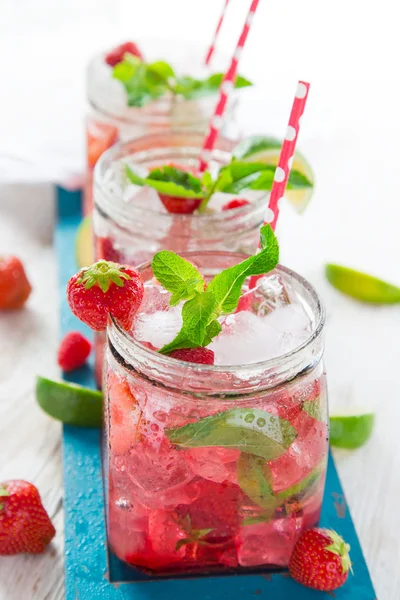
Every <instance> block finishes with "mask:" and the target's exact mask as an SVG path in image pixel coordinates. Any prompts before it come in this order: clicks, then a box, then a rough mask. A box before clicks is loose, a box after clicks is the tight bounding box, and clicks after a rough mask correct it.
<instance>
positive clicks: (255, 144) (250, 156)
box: [233, 136, 314, 213]
mask: <svg viewBox="0 0 400 600" xmlns="http://www.w3.org/2000/svg"><path fill="white" fill-rule="evenodd" d="M281 147H282V142H281V141H280V140H278V139H276V138H271V137H264V136H252V137H250V138H247V139H245V140H243V141H242V142H241V143H240V144H239V145H238V146H236V148H235V150H234V151H233V155H234V157H235V158H240V160H244V161H248V162H261V163H264V164H267V165H274V166H276V165H277V164H278V161H279V154H280V151H281ZM292 169H293V170H296V171H299V173H301V174H302V175H304V176H305V177H307V179H308V180H309V181H310V182H311V183H312V185H313V187H311V188H305V189H297V190H286V192H285V197H286V198H287V200H288V201H289V202H290V204H291V205H292V206H293V208H294V209H295V210H296V211H297V212H298V213H302V212H303V211H304V209H305V208H306V206H307V204H308V203H309V201H310V200H311V196H312V195H313V191H314V173H313V172H312V169H311V167H310V165H309V163H308V162H307V161H306V159H305V158H304V156H303V155H302V154H300V152H295V155H294V159H293V164H292Z"/></svg>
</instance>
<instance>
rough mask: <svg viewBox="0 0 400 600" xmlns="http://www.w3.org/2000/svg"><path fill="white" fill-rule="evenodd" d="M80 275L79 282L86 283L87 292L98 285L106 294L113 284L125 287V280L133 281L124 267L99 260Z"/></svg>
mask: <svg viewBox="0 0 400 600" xmlns="http://www.w3.org/2000/svg"><path fill="white" fill-rule="evenodd" d="M80 273H81V274H80V276H79V279H78V282H79V283H84V284H85V289H86V290H89V289H90V288H92V287H93V286H95V285H98V286H99V288H100V289H101V291H102V292H104V293H106V292H107V291H108V289H109V287H110V285H111V283H114V284H115V285H116V286H118V287H124V280H126V279H131V277H130V275H128V273H125V270H124V267H123V266H120V265H118V264H116V263H113V262H107V261H106V260H99V261H97V263H94V264H93V265H91V266H90V267H87V268H85V269H82V271H81V272H80Z"/></svg>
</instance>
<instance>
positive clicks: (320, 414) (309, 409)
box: [303, 396, 325, 421]
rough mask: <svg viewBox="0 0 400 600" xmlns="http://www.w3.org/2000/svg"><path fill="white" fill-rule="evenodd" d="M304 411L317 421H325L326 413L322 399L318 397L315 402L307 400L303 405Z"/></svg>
mask: <svg viewBox="0 0 400 600" xmlns="http://www.w3.org/2000/svg"><path fill="white" fill-rule="evenodd" d="M303 410H305V411H306V413H308V414H309V415H310V417H312V418H313V419H315V420H316V421H323V420H324V416H325V415H324V412H325V411H323V410H322V406H321V398H320V397H319V396H318V397H317V398H315V400H306V402H304V403H303Z"/></svg>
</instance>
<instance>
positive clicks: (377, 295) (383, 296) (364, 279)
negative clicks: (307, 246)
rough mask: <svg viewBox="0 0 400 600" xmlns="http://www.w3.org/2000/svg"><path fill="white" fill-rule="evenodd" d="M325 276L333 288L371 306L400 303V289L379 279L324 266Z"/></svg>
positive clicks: (336, 266)
mask: <svg viewBox="0 0 400 600" xmlns="http://www.w3.org/2000/svg"><path fill="white" fill-rule="evenodd" d="M325 275H326V277H327V279H328V281H329V283H331V284H332V285H333V287H334V288H336V289H337V290H339V291H341V292H343V294H346V295H347V296H351V297H352V298H356V299H357V300H361V301H362V302H370V303H371V304H395V303H396V302H400V288H398V287H396V286H394V285H391V284H390V283H386V281H382V280H381V279H377V278H376V277H372V276H371V275H367V274H366V273H360V272H359V271H353V269H348V268H347V267H341V266H340V265H332V264H329V265H326V266H325Z"/></svg>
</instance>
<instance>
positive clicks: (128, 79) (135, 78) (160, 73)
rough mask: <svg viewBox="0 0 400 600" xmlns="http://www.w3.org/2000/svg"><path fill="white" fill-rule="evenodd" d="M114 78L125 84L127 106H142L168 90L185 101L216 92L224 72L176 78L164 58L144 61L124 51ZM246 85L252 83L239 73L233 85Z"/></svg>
mask: <svg viewBox="0 0 400 600" xmlns="http://www.w3.org/2000/svg"><path fill="white" fill-rule="evenodd" d="M113 77H114V79H117V80H118V81H120V82H121V83H122V85H123V86H124V88H125V91H126V95H127V103H128V106H136V107H141V106H144V105H145V104H148V103H149V102H151V101H153V100H157V99H158V98H161V97H162V96H164V95H165V94H167V93H170V94H173V95H174V96H181V97H183V98H185V99H186V100H196V99H198V98H201V97H203V96H209V95H211V94H216V93H217V91H218V89H219V87H220V85H221V82H222V78H223V74H222V73H214V74H213V75H211V76H209V77H207V78H205V79H195V78H193V77H189V76H186V75H185V76H183V77H177V76H176V75H175V71H174V69H173V68H172V66H171V65H169V64H168V63H166V62H165V61H157V62H153V63H145V62H143V61H142V60H140V58H138V57H137V56H134V55H133V54H129V53H126V54H125V55H124V59H123V60H122V61H121V62H119V63H118V64H117V65H115V67H114V69H113ZM249 85H252V84H251V82H250V81H248V80H247V79H245V78H244V77H241V76H240V75H238V77H237V78H236V83H235V87H236V88H243V87H247V86H249Z"/></svg>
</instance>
